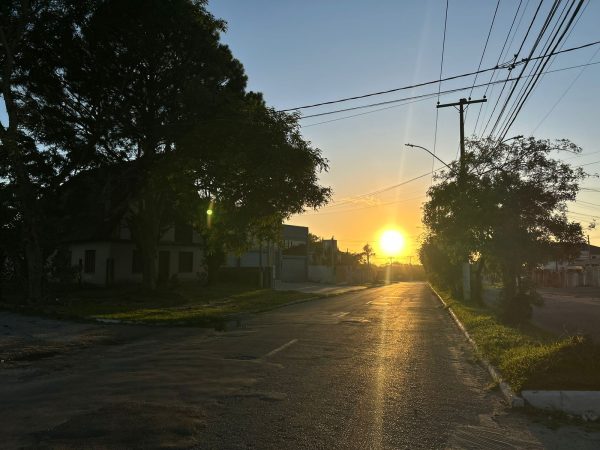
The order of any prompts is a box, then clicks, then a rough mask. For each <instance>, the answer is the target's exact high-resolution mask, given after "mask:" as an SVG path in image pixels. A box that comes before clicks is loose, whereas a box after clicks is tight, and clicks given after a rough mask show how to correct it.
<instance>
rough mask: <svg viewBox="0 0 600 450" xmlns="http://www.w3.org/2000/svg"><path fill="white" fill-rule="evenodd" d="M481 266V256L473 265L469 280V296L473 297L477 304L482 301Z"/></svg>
mask: <svg viewBox="0 0 600 450" xmlns="http://www.w3.org/2000/svg"><path fill="white" fill-rule="evenodd" d="M483 267H484V260H483V257H482V258H480V259H479V261H478V262H477V264H476V265H475V270H474V272H473V275H474V277H473V280H472V281H471V297H472V299H473V302H474V303H476V304H479V305H480V304H482V303H483V281H482V279H481V278H482V273H483Z"/></svg>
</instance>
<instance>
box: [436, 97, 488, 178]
mask: <svg viewBox="0 0 600 450" xmlns="http://www.w3.org/2000/svg"><path fill="white" fill-rule="evenodd" d="M485 102H487V99H486V98H485V97H484V98H482V99H479V100H471V99H470V98H469V99H468V100H467V99H466V98H461V99H460V100H459V101H458V102H454V103H444V104H443V105H440V104H439V103H438V104H437V106H436V108H447V107H449V106H454V107H457V106H458V112H459V114H460V159H459V160H458V162H459V166H460V172H459V182H461V181H462V178H463V177H464V174H465V105H470V104H472V103H485Z"/></svg>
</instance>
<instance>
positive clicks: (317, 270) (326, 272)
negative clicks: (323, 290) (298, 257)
mask: <svg viewBox="0 0 600 450" xmlns="http://www.w3.org/2000/svg"><path fill="white" fill-rule="evenodd" d="M308 281H313V282H315V283H334V282H335V269H334V268H333V267H331V266H322V265H318V266H316V265H312V264H311V265H309V266H308Z"/></svg>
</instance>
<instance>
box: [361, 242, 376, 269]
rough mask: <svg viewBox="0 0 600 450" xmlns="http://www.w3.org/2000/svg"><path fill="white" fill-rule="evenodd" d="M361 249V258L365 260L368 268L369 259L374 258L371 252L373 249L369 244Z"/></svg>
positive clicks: (373, 253)
mask: <svg viewBox="0 0 600 450" xmlns="http://www.w3.org/2000/svg"><path fill="white" fill-rule="evenodd" d="M362 249H363V253H362V254H363V256H364V257H365V258H366V259H367V265H368V266H370V265H371V258H372V257H373V256H375V252H374V251H373V247H371V246H370V245H369V243H366V244H365V245H364V247H363V248H362Z"/></svg>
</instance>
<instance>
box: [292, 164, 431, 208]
mask: <svg viewBox="0 0 600 450" xmlns="http://www.w3.org/2000/svg"><path fill="white" fill-rule="evenodd" d="M426 175H429V173H427V174H426ZM423 198H427V196H426V195H419V196H417V197H411V198H403V199H400V200H394V201H391V202H386V203H379V204H377V205H367V206H361V207H360V208H352V209H342V210H337V211H325V212H315V213H308V214H302V215H303V216H317V215H319V216H321V215H325V214H343V213H351V212H356V211H362V210H365V209H370V208H377V207H384V206H389V205H394V204H398V203H404V202H408V201H411V200H418V199H423Z"/></svg>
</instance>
